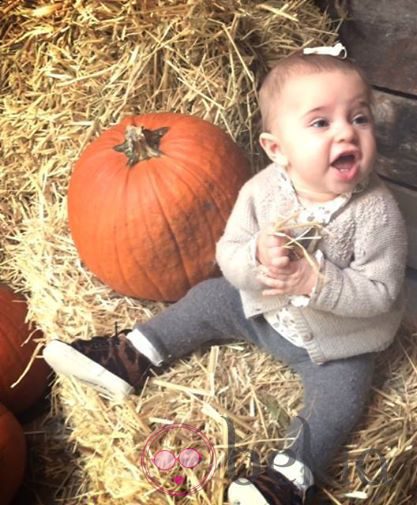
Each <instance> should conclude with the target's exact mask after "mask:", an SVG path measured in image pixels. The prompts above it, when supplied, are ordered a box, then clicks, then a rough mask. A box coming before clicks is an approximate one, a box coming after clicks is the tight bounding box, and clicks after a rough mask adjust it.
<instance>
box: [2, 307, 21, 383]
mask: <svg viewBox="0 0 417 505" xmlns="http://www.w3.org/2000/svg"><path fill="white" fill-rule="evenodd" d="M9 303H12V301H11V299H10V301H9ZM14 317H16V315H15V314H14ZM1 319H2V321H0V335H3V336H4V338H5V340H6V342H7V344H8V347H9V352H13V361H14V362H15V363H16V362H17V363H19V366H20V367H21V372H23V370H24V369H25V366H26V363H25V361H24V359H23V357H22V355H21V354H20V353H19V352H18V350H17V349H16V342H15V338H12V337H11V332H10V328H12V331H13V335H14V336H16V335H20V334H21V333H22V329H23V328H25V329H26V327H27V325H26V324H25V325H23V324H22V325H21V327H19V326H17V325H16V322H15V320H14V319H13V318H11V317H10V316H9V314H7V313H5V312H2V313H1ZM3 322H5V323H6V324H5V325H4V326H3ZM19 345H21V343H19ZM26 345H27V344H26ZM18 378H19V377H18V376H17V377H16V378H15V379H14V380H13V382H14V381H15V380H17V379H18ZM1 379H2V377H1V375H0V380H1ZM13 382H12V384H13ZM5 385H6V386H7V387H8V388H9V387H10V386H11V384H5Z"/></svg>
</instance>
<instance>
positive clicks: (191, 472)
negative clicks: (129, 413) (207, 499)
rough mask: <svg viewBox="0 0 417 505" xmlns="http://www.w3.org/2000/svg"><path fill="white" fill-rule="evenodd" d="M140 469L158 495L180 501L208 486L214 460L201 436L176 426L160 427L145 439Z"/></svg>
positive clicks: (187, 427) (208, 446)
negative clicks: (172, 497)
mask: <svg viewBox="0 0 417 505" xmlns="http://www.w3.org/2000/svg"><path fill="white" fill-rule="evenodd" d="M140 465H141V467H142V470H143V473H144V476H145V477H146V479H147V480H148V482H149V483H151V484H152V485H153V486H154V487H155V488H156V489H157V490H158V491H160V492H161V493H164V494H167V495H170V496H178V497H180V496H187V495H192V494H194V493H197V492H198V491H199V490H201V489H202V488H203V487H204V486H205V485H206V484H207V483H208V481H209V480H210V479H211V478H212V476H213V474H214V470H215V468H216V456H215V451H214V447H213V445H212V444H211V443H210V441H209V440H208V439H207V437H206V436H205V435H204V433H202V432H201V431H200V430H198V429H196V428H194V427H193V426H190V425H187V424H181V423H177V424H171V425H168V426H163V427H162V428H159V429H158V430H156V431H155V432H154V433H152V434H151V435H150V436H149V437H148V438H147V440H146V443H145V446H144V447H143V449H142V452H141V457H140Z"/></svg>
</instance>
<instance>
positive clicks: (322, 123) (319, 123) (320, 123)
mask: <svg viewBox="0 0 417 505" xmlns="http://www.w3.org/2000/svg"><path fill="white" fill-rule="evenodd" d="M310 126H312V127H313V128H326V127H327V126H329V121H328V120H327V119H324V118H320V119H315V120H314V121H312V122H311V123H310Z"/></svg>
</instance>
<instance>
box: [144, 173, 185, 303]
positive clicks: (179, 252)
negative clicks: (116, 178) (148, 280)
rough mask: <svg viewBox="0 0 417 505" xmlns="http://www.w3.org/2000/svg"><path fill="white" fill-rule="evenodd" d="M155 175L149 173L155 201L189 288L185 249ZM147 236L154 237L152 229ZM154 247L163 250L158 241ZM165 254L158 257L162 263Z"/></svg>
mask: <svg viewBox="0 0 417 505" xmlns="http://www.w3.org/2000/svg"><path fill="white" fill-rule="evenodd" d="M155 175H156V174H155V173H153V172H151V171H149V172H148V173H147V176H148V180H149V184H150V186H151V187H152V192H153V194H154V196H155V203H156V204H157V205H158V207H159V209H160V212H161V215H162V216H163V218H164V220H165V223H166V226H167V232H168V233H169V235H170V236H171V244H172V245H173V246H174V248H175V250H176V252H177V256H178V257H179V258H180V265H181V270H182V274H183V275H184V276H185V277H186V280H187V284H188V288H189V287H190V279H189V275H188V272H187V271H186V269H185V262H184V254H183V251H182V250H181V247H180V246H179V244H178V241H177V238H176V236H175V233H174V230H173V229H172V225H171V222H170V220H169V219H168V216H169V214H167V213H166V211H165V208H164V205H163V201H164V198H163V197H162V198H161V191H160V189H159V188H158V184H156V181H155ZM145 221H146V220H145ZM147 236H148V237H152V236H153V234H152V232H151V231H150V232H149V233H148V235H147ZM153 249H154V250H156V251H161V248H160V247H158V243H156V247H153ZM164 256H165V255H164V254H162V255H161V256H160V257H159V258H158V261H160V262H161V264H163V263H164V261H165V259H164ZM178 268H179V267H178ZM168 288H169V289H170V288H171V286H169V287H168ZM158 291H159V292H160V293H161V294H162V297H163V298H167V294H166V293H165V291H163V290H161V288H160V287H159V286H158Z"/></svg>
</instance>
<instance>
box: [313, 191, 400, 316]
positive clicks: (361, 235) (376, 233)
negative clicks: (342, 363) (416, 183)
mask: <svg viewBox="0 0 417 505" xmlns="http://www.w3.org/2000/svg"><path fill="white" fill-rule="evenodd" d="M353 219H355V221H356V223H355V228H356V231H355V238H354V254H353V259H352V261H351V263H350V265H349V266H348V267H347V268H340V267H338V266H337V265H335V264H334V263H332V262H331V261H329V260H328V259H325V261H324V264H323V269H322V274H323V276H322V283H321V286H320V289H318V290H317V291H316V292H315V294H314V296H313V297H312V299H311V301H310V304H309V307H312V308H315V309H319V310H322V311H327V312H332V313H333V314H335V315H339V316H345V317H373V316H376V315H379V314H382V313H385V312H388V311H389V310H390V309H391V308H392V306H393V304H394V303H395V302H396V300H397V299H398V296H399V294H400V292H401V290H402V287H403V282H404V275H405V265H406V255H407V238H406V230H405V224H404V221H403V218H402V216H401V214H400V211H399V209H398V206H397V204H396V202H395V201H394V199H393V197H392V196H391V195H390V194H389V193H388V192H386V193H385V194H383V195H379V196H378V198H376V199H375V200H373V201H369V200H365V201H363V202H362V203H361V204H359V205H358V206H357V208H356V209H355V213H354V214H353Z"/></svg>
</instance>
